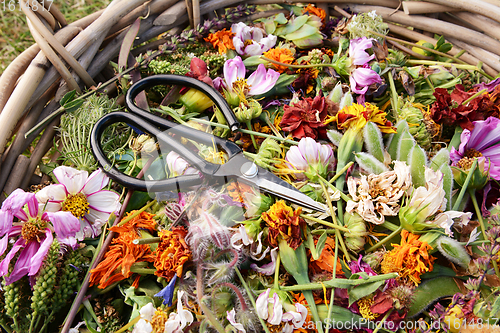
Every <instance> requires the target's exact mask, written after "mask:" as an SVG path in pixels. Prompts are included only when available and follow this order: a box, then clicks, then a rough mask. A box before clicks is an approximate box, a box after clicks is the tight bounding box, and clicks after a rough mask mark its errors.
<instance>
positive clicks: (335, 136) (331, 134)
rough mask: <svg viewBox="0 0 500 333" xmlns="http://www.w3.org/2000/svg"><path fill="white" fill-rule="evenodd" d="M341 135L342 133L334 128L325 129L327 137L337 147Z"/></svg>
mask: <svg viewBox="0 0 500 333" xmlns="http://www.w3.org/2000/svg"><path fill="white" fill-rule="evenodd" d="M342 135H343V134H342V133H340V132H339V131H337V130H334V129H331V130H328V131H326V136H327V137H328V139H330V141H331V142H332V143H333V144H334V145H336V146H337V147H338V146H339V144H340V139H342Z"/></svg>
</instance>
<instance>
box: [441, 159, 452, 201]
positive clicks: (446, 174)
mask: <svg viewBox="0 0 500 333" xmlns="http://www.w3.org/2000/svg"><path fill="white" fill-rule="evenodd" d="M439 171H441V172H442V173H443V190H444V191H445V192H446V195H445V198H446V200H447V201H446V207H447V208H448V209H451V194H452V192H453V171H452V170H451V167H450V166H449V165H448V164H443V165H441V167H440V168H439Z"/></svg>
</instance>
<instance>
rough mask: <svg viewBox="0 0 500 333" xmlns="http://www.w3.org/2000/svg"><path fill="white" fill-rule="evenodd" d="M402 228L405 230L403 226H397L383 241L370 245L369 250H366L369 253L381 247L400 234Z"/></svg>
mask: <svg viewBox="0 0 500 333" xmlns="http://www.w3.org/2000/svg"><path fill="white" fill-rule="evenodd" d="M401 230H403V227H399V228H397V229H396V230H394V231H393V232H392V233H391V234H390V235H388V236H387V237H385V238H384V239H382V240H381V241H379V242H378V243H376V244H375V245H373V246H372V247H370V248H369V249H368V250H366V252H367V253H368V252H372V251H374V250H376V249H378V248H379V247H381V246H382V245H384V244H385V243H387V242H388V241H390V240H391V239H392V238H394V237H395V236H396V235H398V234H399V233H400V232H401Z"/></svg>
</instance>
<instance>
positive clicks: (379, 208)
mask: <svg viewBox="0 0 500 333" xmlns="http://www.w3.org/2000/svg"><path fill="white" fill-rule="evenodd" d="M410 186H411V174H410V168H409V166H407V165H406V163H405V162H401V161H395V162H394V170H393V171H386V172H383V173H381V174H379V175H375V174H370V175H368V176H365V175H363V176H361V179H356V178H353V177H350V178H349V179H348V180H347V188H348V190H349V194H350V195H351V198H352V200H351V201H348V202H347V207H346V211H347V212H348V213H352V212H353V211H355V212H357V213H358V214H359V215H360V216H361V217H362V218H363V219H364V220H365V221H368V222H371V223H374V224H382V223H384V221H385V216H396V215H397V214H398V212H399V209H400V207H401V206H400V204H399V200H400V199H401V197H402V196H403V195H404V194H405V192H406V191H407V190H408V189H409V188H410Z"/></svg>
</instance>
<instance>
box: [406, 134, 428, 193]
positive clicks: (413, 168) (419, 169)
mask: <svg viewBox="0 0 500 333" xmlns="http://www.w3.org/2000/svg"><path fill="white" fill-rule="evenodd" d="M409 155H410V159H409V161H408V164H409V165H410V172H411V179H412V181H413V185H414V186H415V187H419V186H425V166H426V165H427V155H426V154H425V151H424V150H423V149H422V148H421V147H420V146H419V145H418V144H415V145H414V146H413V148H412V149H411V150H410V154H409Z"/></svg>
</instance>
